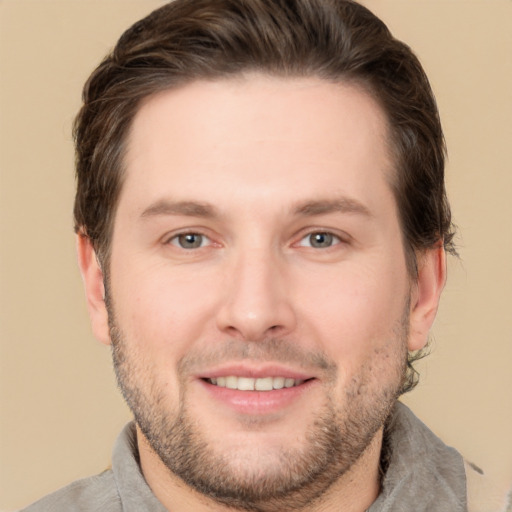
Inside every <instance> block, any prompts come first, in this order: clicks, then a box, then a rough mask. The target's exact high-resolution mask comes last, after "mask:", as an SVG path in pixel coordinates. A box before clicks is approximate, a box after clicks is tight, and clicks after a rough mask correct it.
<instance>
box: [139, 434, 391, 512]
mask: <svg viewBox="0 0 512 512" xmlns="http://www.w3.org/2000/svg"><path fill="white" fill-rule="evenodd" d="M382 437H383V432H382V429H381V430H379V431H378V432H377V434H376V435H375V436H374V438H373V439H372V441H371V442H370V444H369V445H368V447H367V448H366V450H365V451H364V452H363V454H362V455H361V457H360V458H359V459H358V460H357V462H356V463H355V464H354V465H353V466H352V467H351V468H350V470H349V471H347V472H346V473H345V474H343V475H342V476H341V477H340V478H339V479H338V480H337V481H336V482H334V483H333V484H332V485H331V486H330V487H329V488H328V489H327V490H326V491H325V492H324V493H323V494H322V496H320V497H319V498H318V499H317V500H315V501H314V502H312V503H310V504H308V505H307V506H305V507H303V508H300V509H298V508H297V507H296V506H294V507H293V510H294V512H299V511H300V512H339V510H343V511H344V512H364V511H365V510H366V509H368V508H369V507H370V505H371V504H372V503H373V502H374V501H375V500H376V498H377V496H378V494H379V491H380V471H379V465H380V455H381V449H382ZM137 442H138V448H139V454H140V464H141V469H142V473H143V475H144V478H145V479H146V482H147V483H148V485H149V487H150V488H151V490H152V491H153V494H154V495H155V496H156V497H157V498H158V500H159V501H160V502H161V503H162V505H163V506H164V507H165V508H166V509H167V510H168V511H169V512H171V511H172V512H187V511H190V510H194V511H195V512H233V510H236V509H233V508H232V507H227V506H225V505H223V504H220V503H217V502H216V501H214V500H212V499H211V498H209V497H206V496H204V495H202V494H201V493H199V492H197V491H196V490H195V489H193V488H191V487H189V486H188V485H187V484H186V483H185V482H184V481H183V480H181V478H179V477H177V476H176V475H174V474H173V473H172V472H171V471H169V470H168V469H167V467H166V466H165V465H164V464H163V462H162V461H161V459H160V458H159V457H158V455H157V454H156V453H155V452H154V450H153V449H152V448H151V446H150V445H149V443H148V441H147V439H146V438H145V436H144V434H142V432H141V431H140V429H139V428H138V426H137ZM239 510H243V509H242V508H240V509H239ZM250 510H253V511H258V512H264V511H267V510H281V511H282V512H285V511H286V510H287V508H286V500H283V501H280V502H279V505H277V503H276V502H274V501H273V502H271V503H262V504H261V506H259V507H257V508H254V507H251V509H250Z"/></svg>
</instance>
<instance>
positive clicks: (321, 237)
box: [300, 231, 340, 249]
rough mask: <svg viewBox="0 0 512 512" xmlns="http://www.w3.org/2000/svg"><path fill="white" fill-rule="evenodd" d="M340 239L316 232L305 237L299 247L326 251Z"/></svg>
mask: <svg viewBox="0 0 512 512" xmlns="http://www.w3.org/2000/svg"><path fill="white" fill-rule="evenodd" d="M339 241H340V239H339V238H338V237H337V236H336V235H333V234H332V233H327V232H324V231H316V232H315V233H310V234H309V235H307V236H305V237H304V238H303V239H302V240H301V243H300V245H301V246H303V247H313V248H315V249H327V248H329V247H332V246H333V245H335V244H337V243H338V242H339Z"/></svg>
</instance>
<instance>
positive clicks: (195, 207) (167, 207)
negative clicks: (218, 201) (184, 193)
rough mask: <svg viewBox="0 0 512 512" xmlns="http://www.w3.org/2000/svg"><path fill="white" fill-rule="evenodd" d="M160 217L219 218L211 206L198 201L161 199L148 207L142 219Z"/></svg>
mask: <svg viewBox="0 0 512 512" xmlns="http://www.w3.org/2000/svg"><path fill="white" fill-rule="evenodd" d="M160 215H184V216H187V217H205V218H214V217H218V213H217V210H216V209H215V207H213V206H212V205H211V204H208V203H202V202H196V201H171V200H168V199H160V200H158V201H156V202H155V203H153V204H151V205H150V206H148V207H147V208H146V209H145V210H144V211H143V212H142V214H141V217H142V218H147V217H157V216H160Z"/></svg>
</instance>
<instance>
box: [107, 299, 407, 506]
mask: <svg viewBox="0 0 512 512" xmlns="http://www.w3.org/2000/svg"><path fill="white" fill-rule="evenodd" d="M109 310H110V311H109V323H110V332H111V339H112V347H113V350H112V352H113V361H114V369H115V372H116V377H117V381H118V385H119V387H120V389H121V392H122V394H123V396H124V398H125V400H126V402H127V404H128V406H129V407H130V409H131V411H132V413H133V414H134V417H135V421H136V422H137V424H138V426H139V428H140V429H141V431H142V433H143V434H144V436H145V437H146V439H147V441H148V442H149V444H150V446H151V448H152V449H153V450H154V452H155V453H156V454H157V455H158V457H159V458H160V459H161V461H162V462H163V464H164V465H165V466H166V467H167V468H168V470H169V471H170V472H171V473H173V474H174V475H176V476H178V477H179V478H180V479H181V480H183V481H184V482H185V483H186V484H188V485H189V486H190V487H192V488H193V489H195V490H196V491H198V492H199V493H201V494H202V495H204V496H206V497H208V498H210V499H213V500H214V501H216V502H217V503H219V504H222V505H226V506H228V507H231V508H233V509H237V510H246V511H253V512H266V511H271V510H272V511H275V510H282V511H285V510H295V511H297V510H303V509H304V508H307V507H310V506H311V504H312V502H314V501H315V500H317V499H319V498H321V497H322V495H324V494H325V492H326V491H327V490H328V489H329V487H331V486H332V485H333V484H334V483H335V482H337V481H338V480H339V479H340V478H342V477H343V475H345V474H346V473H347V472H348V471H349V470H350V469H351V468H352V467H353V466H354V464H355V463H356V462H357V461H358V460H359V459H360V457H361V456H362V454H363V453H364V452H365V450H366V449H367V448H368V447H369V446H370V444H371V442H372V440H373V439H374V437H375V435H376V434H377V432H379V430H380V429H381V428H382V427H383V426H384V424H385V422H386V419H387V417H388V416H389V414H390V412H391V410H392V408H393V405H394V404H395V402H396V400H397V398H398V396H399V394H400V389H401V387H402V383H403V381H404V378H405V372H406V360H407V337H408V329H407V326H408V307H407V308H406V310H405V312H404V316H403V318H402V319H401V321H400V322H399V325H397V326H396V328H395V329H394V331H395V334H396V337H395V339H393V340H390V341H389V342H388V343H386V344H385V346H386V347H387V348H386V349H384V352H385V353H382V351H383V349H381V351H380V353H378V352H376V353H375V354H374V359H373V360H372V361H373V362H376V364H377V365H378V364H382V361H386V360H387V361H388V362H387V363H386V364H388V365H389V364H391V366H390V367H389V373H390V375H392V378H390V379H389V380H388V381H387V382H386V383H385V385H383V383H382V382H375V376H374V373H375V372H374V370H375V368H373V367H372V363H369V364H368V365H367V367H365V368H364V369H363V371H362V372H361V375H359V376H357V377H354V378H353V379H352V381H351V382H350V384H349V385H348V386H347V388H346V389H345V390H344V394H345V404H344V407H343V410H341V409H340V407H339V406H338V405H337V404H336V403H334V402H333V400H332V399H331V397H332V396H335V395H333V393H332V392H330V391H332V389H331V390H326V393H325V397H326V398H325V403H324V404H323V405H322V407H321V408H320V409H319V411H318V413H317V414H315V420H314V421H313V422H312V423H311V424H310V425H309V426H308V427H307V429H306V432H305V435H304V439H305V442H304V446H303V447H302V448H301V449H300V450H297V449H295V450H290V449H286V447H283V448H282V449H281V450H280V452H279V453H278V454H275V456H274V457H273V458H272V460H273V461H274V463H273V464H272V466H271V467H269V464H265V461H262V464H261V467H260V466H259V465H258V457H256V456H255V457H251V459H250V460H237V461H236V463H234V462H233V460H236V454H232V453H231V454H226V453H219V452H218V451H216V450H215V448H214V447H212V446H211V445H210V443H209V442H208V440H207V438H206V436H205V435H204V433H203V432H202V431H201V430H200V428H198V426H197V425H198V423H197V422H196V421H194V418H193V417H192V415H191V413H190V411H189V409H188V407H187V400H186V394H187V393H186V387H185V384H184V382H181V386H180V400H179V407H178V410H177V411H169V410H167V409H166V408H165V405H164V404H165V403H166V399H165V395H164V392H163V390H162V389H159V388H158V386H157V385H156V384H155V383H154V382H151V379H150V375H148V371H147V368H146V370H145V371H144V369H143V368H142V367H141V365H139V364H138V362H137V361H136V358H134V357H133V355H131V354H130V353H129V352H128V350H127V344H126V340H125V339H124V336H123V335H122V332H121V330H120V328H119V326H118V325H117V324H116V322H115V318H114V314H113V311H112V308H111V307H109ZM227 345H228V344H227ZM227 345H226V347H225V348H226V350H225V351H226V352H227V351H228V349H227ZM252 346H256V347H257V349H256V351H257V352H258V358H261V354H263V353H264V354H265V355H266V358H267V360H273V361H275V360H283V358H284V357H285V354H286V353H287V351H291V353H293V354H294V357H300V356H296V354H297V351H296V350H295V349H294V348H293V345H292V344H290V345H287V344H286V342H284V341H282V340H281V341H280V340H273V339H270V340H268V341H267V342H265V341H263V342H258V343H257V344H253V345H252ZM252 346H245V347H244V348H240V350H239V355H241V354H242V352H243V353H244V355H247V354H248V353H249V352H251V350H250V349H251V348H252ZM231 348H232V347H231ZM309 360H310V361H311V360H315V361H317V363H318V365H319V366H323V367H324V369H326V368H329V369H330V371H331V374H332V378H331V380H332V382H331V384H332V386H334V383H335V381H336V375H337V370H336V367H335V365H334V363H331V362H329V361H327V360H326V359H325V358H324V356H323V355H318V354H316V355H315V356H313V357H311V358H309ZM326 372H327V370H326ZM377 373H378V372H377ZM143 383H144V385H142V384H143ZM233 457H234V458H233ZM275 461H279V463H278V464H276V463H275Z"/></svg>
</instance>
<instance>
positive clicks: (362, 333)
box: [78, 75, 445, 512]
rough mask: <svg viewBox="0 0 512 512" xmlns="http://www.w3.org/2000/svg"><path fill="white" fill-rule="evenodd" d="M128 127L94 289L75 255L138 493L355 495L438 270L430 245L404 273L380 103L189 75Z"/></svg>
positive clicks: (302, 500)
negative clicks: (117, 396)
mask: <svg viewBox="0 0 512 512" xmlns="http://www.w3.org/2000/svg"><path fill="white" fill-rule="evenodd" d="M128 142H129V143H128V152H127V155H126V158H125V165H126V176H125V180H124V183H123V189H122V192H121V197H120V201H119V206H118V210H117V212H116V218H115V223H114V230H113V241H112V253H111V259H110V268H109V275H108V286H107V290H105V289H104V284H103V278H104V275H103V273H102V270H101V268H100V266H99V265H98V262H97V260H96V258H95V255H94V251H93V249H92V247H91V245H90V243H89V241H88V240H87V239H86V238H79V242H78V251H79V262H80V266H81V270H82V274H83V277H84V281H85V285H86V290H87V296H88V304H89V310H90V314H91V319H92V324H93V329H94V332H95V334H96V336H97V337H98V338H99V339H100V340H101V341H103V342H104V343H112V344H113V346H114V350H113V352H114V364H115V367H116V372H117V375H118V380H119V382H120V385H121V388H122V390H123V393H124V396H125V398H126V399H127V401H128V403H129V405H130V407H131V409H132V411H133V412H134V415H135V418H136V420H137V424H138V429H139V430H138V439H139V450H140V456H141V466H142V469H143V472H144V475H145V477H146V480H147V481H148V483H149V485H150V486H151V487H152V489H153V491H154V493H155V494H156V496H157V497H158V498H159V499H160V500H161V501H162V503H163V504H164V505H166V506H167V507H168V508H169V509H172V510H173V511H176V512H179V511H180V510H191V509H193V510H198V511H201V510H224V509H225V508H226V507H227V506H231V507H235V508H240V509H247V510H277V509H279V510H323V511H328V510H339V509H340V506H342V508H343V510H346V511H352V510H353V511H359V510H364V509H365V508H367V507H368V506H369V505H370V504H371V503H372V502H373V501H374V500H375V498H376V496H377V494H378V491H379V478H378V465H379V454H380V447H381V441H382V426H383V423H384V421H385V418H386V416H387V414H388V412H389V410H390V408H391V407H392V405H393V404H394V402H395V400H396V397H397V392H398V390H399V389H400V386H401V383H402V379H403V372H404V364H405V359H406V354H407V350H408V349H409V350H417V349H419V348H421V347H422V346H423V345H424V344H425V343H426V340H427V335H428V330H429V328H430V326H431V324H432V321H433V319H434V317H435V313H436V309H437V305H438V300H439V295H440V293H441V290H442V287H443V285H444V279H445V263H444V252H443V249H442V245H440V246H439V247H437V248H435V249H432V250H429V251H427V252H425V253H424V254H420V255H418V262H419V274H418V279H417V280H416V281H415V282H411V279H410V276H409V274H408V273H407V268H406V261H405V256H404V250H403V243H402V237H401V230H400V225H399V221H398V216H397V211H396V203H395V200H394V197H393V194H392V191H391V188H390V186H389V182H390V180H391V179H392V177H393V163H392V162H391V161H390V157H389V153H388V147H387V128H386V120H385V117H384V115H383V113H382V111H381V109H380V108H379V106H378V105H377V104H376V103H375V102H374V101H373V100H372V99H371V98H370V97H369V96H368V95H366V94H365V93H364V92H363V91H361V90H359V89H357V88H356V87H355V86H351V85H346V84H333V83H328V82H325V81H322V80H319V79H314V78H311V79H280V78H271V77H267V76H261V75H249V76H245V77H238V78H236V79H229V80H221V81H213V82H195V83H193V84H189V85H187V86H184V87H182V88H180V89H176V90H172V91H166V92H165V93H161V94H159V95H158V96H155V97H152V98H150V99H148V100H146V102H145V103H144V104H143V106H142V107H141V109H140V111H139V113H138V114H137V116H136V118H135V121H134V124H133V127H132V130H131V133H130V138H129V141H128ZM105 294H106V297H107V300H106V301H105V300H104V297H105ZM221 375H224V376H225V375H240V376H247V377H263V376H274V377H276V376H281V375H283V376H288V377H290V376H291V377H292V378H296V379H300V380H301V381H305V382H304V383H302V384H301V385H299V386H297V387H294V388H291V389H289V390H281V391H279V392H276V391H267V392H257V391H250V392H247V391H232V392H229V391H226V390H221V389H220V388H218V387H216V386H213V385H211V384H210V383H209V381H208V380H207V379H209V378H212V377H218V376H221Z"/></svg>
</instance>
